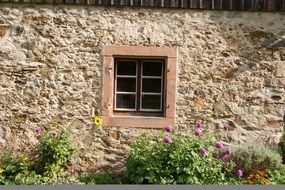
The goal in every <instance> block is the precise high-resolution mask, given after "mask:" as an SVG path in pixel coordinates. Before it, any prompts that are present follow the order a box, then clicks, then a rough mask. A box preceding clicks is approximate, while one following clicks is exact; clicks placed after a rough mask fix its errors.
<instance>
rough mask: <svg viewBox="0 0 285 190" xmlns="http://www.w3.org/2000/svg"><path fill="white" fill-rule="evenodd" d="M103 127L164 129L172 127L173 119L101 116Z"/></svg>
mask: <svg viewBox="0 0 285 190" xmlns="http://www.w3.org/2000/svg"><path fill="white" fill-rule="evenodd" d="M102 119H103V126H104V127H134V128H157V129H159V128H164V127H165V126H166V125H174V121H175V118H174V117H173V118H172V117H143V116H102Z"/></svg>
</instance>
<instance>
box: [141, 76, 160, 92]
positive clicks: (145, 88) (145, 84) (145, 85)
mask: <svg viewBox="0 0 285 190" xmlns="http://www.w3.org/2000/svg"><path fill="white" fill-rule="evenodd" d="M142 92H157V93H160V92H161V79H142Z"/></svg>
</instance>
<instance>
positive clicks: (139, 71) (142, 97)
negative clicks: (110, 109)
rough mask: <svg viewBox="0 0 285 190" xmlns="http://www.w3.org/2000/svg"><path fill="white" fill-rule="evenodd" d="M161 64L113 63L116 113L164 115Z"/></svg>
mask: <svg viewBox="0 0 285 190" xmlns="http://www.w3.org/2000/svg"><path fill="white" fill-rule="evenodd" d="M163 85H164V60H160V59H152V60H151V59H115V89H114V91H115V94H114V98H115V100H114V110H115V111H134V112H163V100H164V98H163V95H164V94H163V89H164V86H163Z"/></svg>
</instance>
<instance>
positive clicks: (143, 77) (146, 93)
mask: <svg viewBox="0 0 285 190" xmlns="http://www.w3.org/2000/svg"><path fill="white" fill-rule="evenodd" d="M146 62H150V61H142V64H141V89H140V90H141V92H140V102H141V104H140V111H152V112H161V111H162V101H163V99H162V98H163V93H162V92H163V67H164V65H163V62H162V61H151V62H158V63H161V76H147V75H146V76H143V65H144V63H146ZM143 79H160V82H161V84H160V93H157V92H143V88H142V81H143ZM143 95H160V108H159V109H143V108H142V102H143V101H142V98H143Z"/></svg>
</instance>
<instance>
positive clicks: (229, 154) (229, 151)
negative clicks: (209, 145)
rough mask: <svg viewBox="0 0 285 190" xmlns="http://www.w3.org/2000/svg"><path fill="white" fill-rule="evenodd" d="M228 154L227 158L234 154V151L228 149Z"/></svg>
mask: <svg viewBox="0 0 285 190" xmlns="http://www.w3.org/2000/svg"><path fill="white" fill-rule="evenodd" d="M226 154H227V156H231V155H232V154H233V150H232V149H231V148H228V149H227V151H226Z"/></svg>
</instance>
